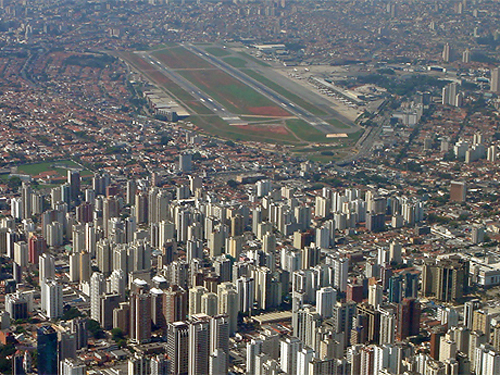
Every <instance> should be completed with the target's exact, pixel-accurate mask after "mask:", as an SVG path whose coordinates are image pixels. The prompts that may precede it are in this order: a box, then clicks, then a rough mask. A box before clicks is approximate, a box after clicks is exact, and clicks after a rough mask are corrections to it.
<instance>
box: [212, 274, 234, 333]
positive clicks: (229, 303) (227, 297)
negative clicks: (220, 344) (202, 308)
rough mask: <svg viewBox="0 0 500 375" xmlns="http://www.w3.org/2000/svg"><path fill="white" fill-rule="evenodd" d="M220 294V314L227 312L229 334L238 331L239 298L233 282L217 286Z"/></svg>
mask: <svg viewBox="0 0 500 375" xmlns="http://www.w3.org/2000/svg"><path fill="white" fill-rule="evenodd" d="M217 294H218V296H219V314H226V315H227V318H228V322H229V335H230V336H232V335H234V334H235V333H236V330H237V328H238V311H239V298H238V292H237V290H236V286H235V285H234V284H233V283H229V282H226V283H222V284H220V285H218V286H217Z"/></svg>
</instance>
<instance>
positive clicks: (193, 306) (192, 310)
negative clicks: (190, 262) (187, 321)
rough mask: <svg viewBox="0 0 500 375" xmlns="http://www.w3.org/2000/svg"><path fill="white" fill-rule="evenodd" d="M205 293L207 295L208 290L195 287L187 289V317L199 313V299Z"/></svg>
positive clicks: (200, 309) (200, 308)
mask: <svg viewBox="0 0 500 375" xmlns="http://www.w3.org/2000/svg"><path fill="white" fill-rule="evenodd" d="M205 293H208V289H207V288H205V287H203V286H195V287H193V288H190V289H189V308H188V314H189V316H192V315H195V314H200V313H201V311H202V307H201V297H202V296H203V295H204V294H205Z"/></svg>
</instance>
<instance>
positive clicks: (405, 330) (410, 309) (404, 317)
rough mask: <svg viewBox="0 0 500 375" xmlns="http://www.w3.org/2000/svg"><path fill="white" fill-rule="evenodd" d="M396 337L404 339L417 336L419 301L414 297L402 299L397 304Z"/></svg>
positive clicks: (418, 328) (418, 330) (418, 329)
mask: <svg viewBox="0 0 500 375" xmlns="http://www.w3.org/2000/svg"><path fill="white" fill-rule="evenodd" d="M397 314H398V315H397V324H396V338H397V339H398V340H404V339H405V338H407V337H411V336H417V335H418V334H419V332H420V302H418V301H417V300H415V299H404V300H403V301H402V302H401V303H400V304H399V305H398V313H397Z"/></svg>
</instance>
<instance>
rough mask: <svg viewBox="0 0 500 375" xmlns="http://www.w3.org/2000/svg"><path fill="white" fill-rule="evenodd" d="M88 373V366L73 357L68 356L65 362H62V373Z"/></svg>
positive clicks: (67, 374) (69, 374)
mask: <svg viewBox="0 0 500 375" xmlns="http://www.w3.org/2000/svg"><path fill="white" fill-rule="evenodd" d="M86 373H87V366H86V365H85V363H82V362H80V361H77V360H75V359H72V358H66V359H65V360H64V361H63V362H61V374H62V375H85V374H86Z"/></svg>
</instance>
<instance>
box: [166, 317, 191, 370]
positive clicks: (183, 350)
mask: <svg viewBox="0 0 500 375" xmlns="http://www.w3.org/2000/svg"><path fill="white" fill-rule="evenodd" d="M188 350H189V326H188V324H187V323H184V322H174V323H169V324H168V327H167V353H168V357H169V358H170V360H171V361H172V362H171V371H172V374H173V375H187V374H188Z"/></svg>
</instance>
